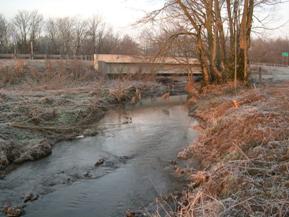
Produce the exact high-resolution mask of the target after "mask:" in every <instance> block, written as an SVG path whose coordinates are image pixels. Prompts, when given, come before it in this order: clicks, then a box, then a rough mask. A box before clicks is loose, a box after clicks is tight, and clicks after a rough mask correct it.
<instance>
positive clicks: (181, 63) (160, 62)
mask: <svg viewBox="0 0 289 217" xmlns="http://www.w3.org/2000/svg"><path fill="white" fill-rule="evenodd" d="M94 68H95V70H96V71H98V72H102V73H104V74H108V75H120V74H150V73H154V74H156V75H163V76H169V75H176V76H183V75H190V74H191V75H200V74H201V69H200V64H199V61H198V60H197V59H194V58H183V57H177V58H173V57H157V58H155V57H149V56H129V55H110V54H100V55H97V54H95V55H94Z"/></svg>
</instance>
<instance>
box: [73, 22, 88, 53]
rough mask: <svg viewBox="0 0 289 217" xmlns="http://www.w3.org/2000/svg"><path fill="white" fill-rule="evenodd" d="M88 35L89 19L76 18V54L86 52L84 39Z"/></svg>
mask: <svg viewBox="0 0 289 217" xmlns="http://www.w3.org/2000/svg"><path fill="white" fill-rule="evenodd" d="M86 36H87V21H84V20H80V19H76V22H75V54H76V55H79V54H83V53H84V48H83V46H84V40H85V39H86Z"/></svg>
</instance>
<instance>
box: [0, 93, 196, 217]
mask: <svg viewBox="0 0 289 217" xmlns="http://www.w3.org/2000/svg"><path fill="white" fill-rule="evenodd" d="M183 100H184V98H182V97H181V98H180V97H177V98H175V99H173V98H171V99H170V100H168V101H165V102H164V101H163V100H159V101H158V100H151V101H150V100H148V101H146V102H144V103H143V104H142V105H140V106H136V107H134V108H126V109H116V110H114V111H111V112H109V113H108V114H107V115H106V116H105V117H104V118H103V120H102V121H101V122H100V123H99V126H100V127H101V128H100V133H99V134H98V135H97V136H94V137H88V138H82V139H78V140H74V141H67V142H62V143H60V144H57V145H56V146H55V148H54V149H53V153H52V154H51V155H50V156H49V157H47V158H45V159H42V160H40V161H37V162H30V163H26V164H24V165H22V166H21V167H19V168H18V169H17V170H15V171H13V172H12V173H10V174H9V175H8V176H6V177H5V178H4V179H3V180H0V203H1V205H3V204H4V203H7V202H8V203H9V202H11V203H12V204H13V205H15V204H17V203H18V204H21V203H22V201H23V198H21V197H22V196H23V195H25V194H27V193H28V192H32V193H33V194H38V195H40V197H39V199H38V200H37V201H34V202H32V203H28V204H27V206H26V207H25V216H28V217H52V216H53V217H60V216H61V217H62V216H67V217H119V216H124V213H125V211H126V210H127V209H131V210H136V209H140V208H144V207H147V206H148V204H150V202H152V201H154V198H155V197H157V196H160V195H165V194H168V193H170V192H172V191H174V190H178V189H179V188H180V187H181V185H182V183H181V182H180V179H178V178H176V177H175V175H174V172H173V166H171V165H170V161H171V160H174V159H176V155H177V153H178V151H180V150H182V149H183V148H184V147H185V146H186V145H188V144H190V143H191V142H192V140H193V139H194V137H195V136H196V133H195V132H194V130H193V129H192V125H193V124H195V121H194V120H193V119H191V118H190V117H189V116H188V111H187V109H186V107H185V106H184V105H182V104H181V102H182V101H183ZM96 162H98V163H96ZM95 164H96V165H95ZM1 215H2V214H0V216H1Z"/></svg>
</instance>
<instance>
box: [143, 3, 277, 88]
mask: <svg viewBox="0 0 289 217" xmlns="http://www.w3.org/2000/svg"><path fill="white" fill-rule="evenodd" d="M279 2H281V0H278V1H273V0H222V1H220V0H197V1H196V0H167V1H165V4H164V6H163V8H161V9H159V10H156V11H153V12H151V13H149V14H148V15H147V16H146V17H145V18H144V19H143V20H142V23H152V24H159V25H161V26H163V25H164V23H165V24H169V26H172V27H171V30H173V31H167V32H170V33H171V34H170V37H167V40H168V41H169V43H167V44H172V45H175V44H176V43H175V42H177V41H178V40H179V39H180V38H186V39H188V38H190V39H191V41H192V42H193V43H194V44H195V46H191V47H192V49H194V51H193V52H192V53H194V54H197V56H198V59H199V60H200V63H201V68H202V73H203V78H204V79H203V80H204V85H206V84H208V83H209V82H210V81H222V80H226V79H231V78H233V77H234V74H235V73H234V72H236V74H237V75H238V78H239V79H243V80H245V81H247V80H248V77H249V55H248V52H249V49H250V46H251V31H252V24H253V20H254V9H255V7H257V6H260V5H263V4H266V5H270V4H274V3H275V4H276V3H279ZM175 30H177V31H175ZM227 39H229V40H228V41H229V43H227V42H226V41H227ZM184 43H185V41H184ZM186 43H187V42H186ZM235 60H237V61H235ZM234 68H235V69H236V70H234Z"/></svg>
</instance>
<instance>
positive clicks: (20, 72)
mask: <svg viewBox="0 0 289 217" xmlns="http://www.w3.org/2000/svg"><path fill="white" fill-rule="evenodd" d="M0 64H1V65H2V66H1V67H0V87H11V86H14V87H20V86H21V87H31V88H33V87H40V86H43V88H44V89H59V88H63V87H67V86H71V85H73V84H76V83H80V82H88V81H91V80H95V79H96V77H97V74H96V72H95V71H94V70H93V66H92V63H89V62H85V61H81V60H18V59H17V60H9V61H6V62H5V63H4V62H3V61H1V62H0Z"/></svg>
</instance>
